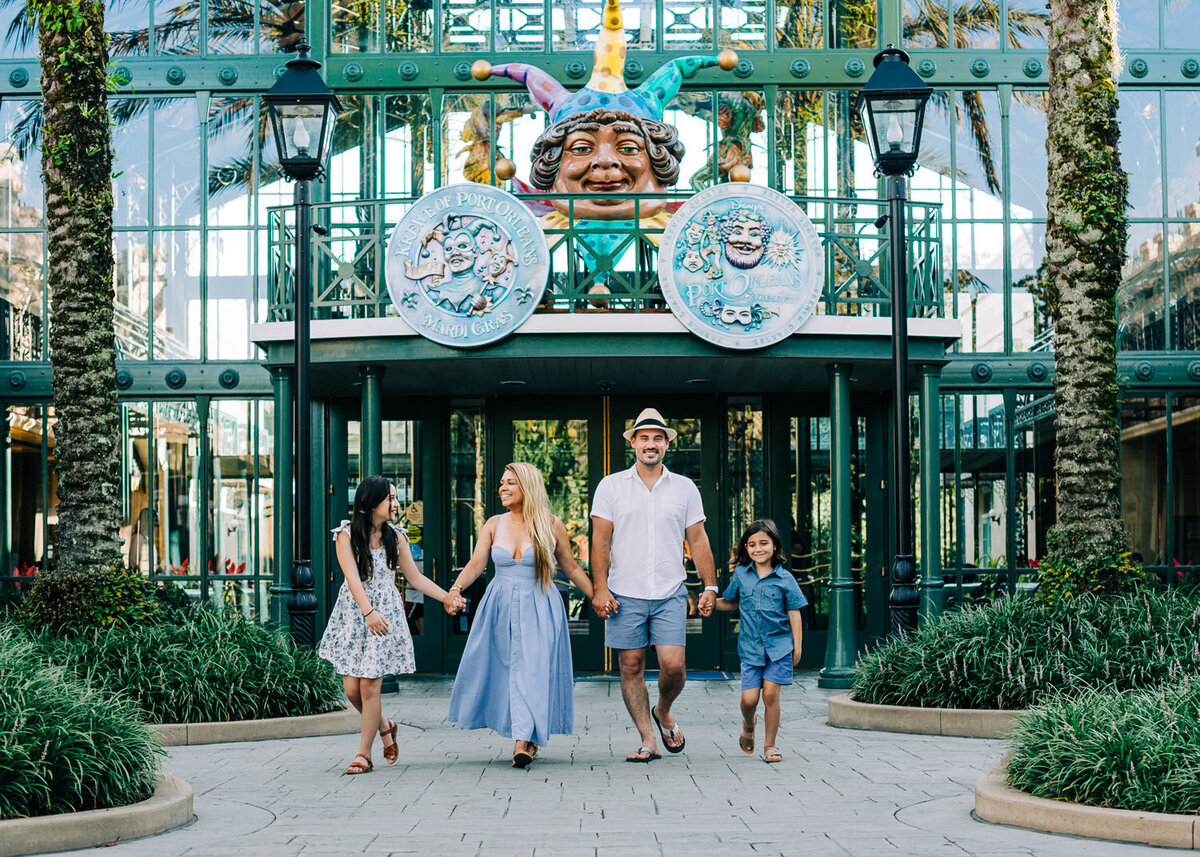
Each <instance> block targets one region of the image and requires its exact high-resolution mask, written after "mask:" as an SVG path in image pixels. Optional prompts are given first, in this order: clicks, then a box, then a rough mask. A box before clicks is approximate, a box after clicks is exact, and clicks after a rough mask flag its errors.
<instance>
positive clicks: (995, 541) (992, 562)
mask: <svg viewBox="0 0 1200 857" xmlns="http://www.w3.org/2000/svg"><path fill="white" fill-rule="evenodd" d="M960 399H961V404H960V410H959V420H960V421H961V427H960V430H959V431H960V435H959V436H960V440H961V448H960V450H959V451H958V457H959V459H960V461H961V465H960V466H961V476H960V479H959V484H958V515H959V520H960V521H961V523H962V527H961V529H960V538H959V543H958V546H957V547H958V549H959V553H960V557H961V562H962V568H963V570H964V576H963V584H964V586H965V587H967V588H968V589H970V588H971V587H974V586H977V585H978V584H979V582H980V580H979V577H978V572H974V571H967V569H979V568H997V567H999V566H1001V565H1003V564H1004V562H1005V556H1004V554H1005V538H1006V524H1007V512H1006V509H1007V501H1006V499H1005V484H1004V481H1005V480H1004V470H1005V464H1004V398H1003V397H1002V396H996V395H989V396H962V397H960Z"/></svg>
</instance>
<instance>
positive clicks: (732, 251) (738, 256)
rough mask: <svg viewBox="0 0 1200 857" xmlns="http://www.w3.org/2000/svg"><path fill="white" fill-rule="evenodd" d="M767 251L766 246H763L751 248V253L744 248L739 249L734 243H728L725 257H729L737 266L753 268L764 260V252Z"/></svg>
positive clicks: (731, 262)
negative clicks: (743, 249)
mask: <svg viewBox="0 0 1200 857" xmlns="http://www.w3.org/2000/svg"><path fill="white" fill-rule="evenodd" d="M765 251H766V247H765V246H761V247H758V248H756V249H754V250H751V251H750V252H749V253H746V252H744V251H742V250H739V249H738V248H737V247H734V246H733V245H732V244H726V245H725V258H726V259H728V260H729V262H730V264H731V265H733V266H734V267H735V268H753V267H754V266H755V265H757V264H758V263H759V262H760V261H761V260H762V257H763V253H764V252H765Z"/></svg>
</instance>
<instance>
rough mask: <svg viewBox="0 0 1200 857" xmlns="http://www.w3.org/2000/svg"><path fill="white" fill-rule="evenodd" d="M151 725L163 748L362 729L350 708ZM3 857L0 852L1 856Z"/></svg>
mask: <svg viewBox="0 0 1200 857" xmlns="http://www.w3.org/2000/svg"><path fill="white" fill-rule="evenodd" d="M150 728H151V729H152V730H154V732H155V734H157V735H158V739H159V740H160V741H162V743H163V746H164V747H183V746H187V745H190V744H224V743H226V742H230V741H269V740H271V739H274V738H313V737H317V736H320V735H346V734H348V733H350V732H357V731H359V729H360V728H362V718H361V716H360V715H359V713H358V712H357V711H355V710H354V709H353V708H346V709H343V710H342V711H330V712H327V713H325V714H309V715H306V716H303V717H272V718H268V719H266V720H230V721H227V722H209V723H153V724H151V725H150ZM0 857H3V855H0Z"/></svg>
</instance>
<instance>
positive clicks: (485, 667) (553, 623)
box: [446, 462, 592, 768]
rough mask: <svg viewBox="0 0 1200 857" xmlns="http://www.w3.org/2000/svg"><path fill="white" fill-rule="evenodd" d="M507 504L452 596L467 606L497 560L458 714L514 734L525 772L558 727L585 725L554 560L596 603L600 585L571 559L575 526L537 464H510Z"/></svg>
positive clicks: (463, 720)
mask: <svg viewBox="0 0 1200 857" xmlns="http://www.w3.org/2000/svg"><path fill="white" fill-rule="evenodd" d="M500 503H501V505H503V506H504V508H505V509H507V510H508V511H507V512H505V513H504V514H502V515H496V516H494V517H492V518H489V519H488V521H487V523H485V524H484V525H483V531H482V532H481V533H480V534H479V543H478V544H477V545H476V546H475V552H474V553H473V554H472V555H471V559H470V561H469V562H468V563H467V564H466V566H464V567H463V570H462V571H461V572H459V574H458V577H457V578H456V579H455V581H454V584H453V585H452V586H451V587H450V594H449V595H448V596H447V602H446V606H447V609H453V610H454V611H457V610H458V609H460V608H461V607H462V605H463V601H462V597H461V592H462V590H463V587H465V586H469V585H470V584H471V582H472V581H473V580H475V578H477V577H478V576H479V575H480V574H482V573H483V571H484V569H485V568H487V561H488V557H489V556H490V557H491V559H492V562H493V563H494V564H495V566H496V576H495V578H494V579H493V580H492V582H491V584H490V585H489V586H488V588H487V592H485V593H484V595H483V598H482V599H481V600H480V602H479V607H478V609H477V610H476V613H475V622H474V624H472V626H471V634H470V636H469V637H467V645H466V648H465V649H464V650H463V656H462V662H461V663H460V664H459V667H458V677H457V678H456V679H455V681H454V692H453V694H452V696H451V698H450V720H452V721H454V722H455V723H458V724H459V725H460V726H462V727H463V728H465V729H480V728H484V727H487V728H491V729H494V730H495V731H496V732H498V733H499V734H500V735H503V736H504V737H506V738H512V739H514V741H515V743H514V744H513V755H512V763H513V767H514V768H524V767H527V766H528V765H529V763H530V762H532V761H533V759H534V757H535V756H537V753H538V747H539V746H540V745H543V744H545V743H546V742H547V741H549V740H550V735H551V733H555V732H557V733H560V734H567V733H570V732H572V731H573V730H574V727H575V700H574V689H573V683H574V677H573V669H572V666H571V640H570V637H569V636H568V632H567V614H566V610H564V609H563V603H562V598H561V597H560V596H559V594H558V592H557V591H556V590H555V588H554V584H553V582H552V580H551V578H552V576H553V562H554V560H555V559H557V560H558V564H559V566H560V567H561V568H562V570H563V571H564V572H565V573H566V575H567V577H568V578H569V579H570V580H571V582H572V583H574V584H575V585H576V586H578V587H579V588H580V589H582V590H583V592H584V595H585V596H586V597H587V598H589V599H590V598H591V597H592V582H591V581H590V580H588V577H587V575H586V574H584V572H583V569H581V568H580V567H579V563H577V562H576V561H575V558H574V557H573V556H572V555H571V543H570V541H569V540H568V538H567V528H566V527H565V526H563V522H562V521H560V520H559V519H558V518H557V517H555V516H554V515H553V514H552V513H551V512H550V501H549V499H548V498H547V497H546V487H545V485H544V484H543V482H542V474H541V473H540V472H538V469H537V468H536V467H534V466H533V465H531V464H525V463H523V462H517V463H515V464H509V465H508V466H507V467H505V468H504V476H503V477H501V479H500Z"/></svg>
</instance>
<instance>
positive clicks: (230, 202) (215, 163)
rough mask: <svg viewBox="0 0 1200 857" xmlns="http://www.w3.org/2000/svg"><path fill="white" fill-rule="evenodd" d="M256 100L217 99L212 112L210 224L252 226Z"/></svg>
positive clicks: (211, 101)
mask: <svg viewBox="0 0 1200 857" xmlns="http://www.w3.org/2000/svg"><path fill="white" fill-rule="evenodd" d="M254 118H255V117H254V99H253V98H249V97H238V98H213V99H211V100H210V101H209V111H208V126H207V127H208V138H207V140H206V141H205V142H206V143H207V145H208V179H207V181H206V184H207V185H208V224H209V225H210V226H249V225H250V224H251V223H252V222H253V217H254V202H253V198H252V196H251V191H252V189H253V188H254V179H255V176H254V158H253V145H254Z"/></svg>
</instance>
